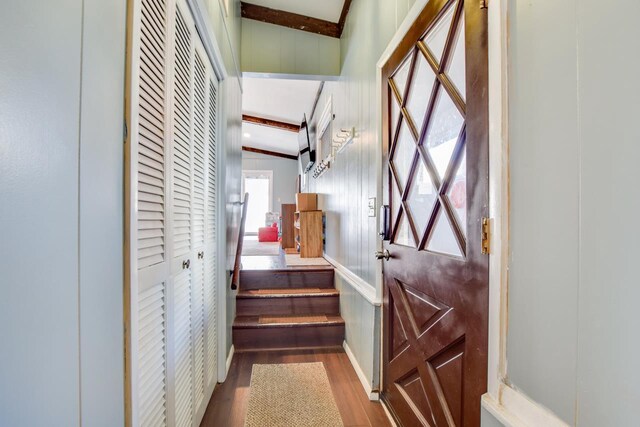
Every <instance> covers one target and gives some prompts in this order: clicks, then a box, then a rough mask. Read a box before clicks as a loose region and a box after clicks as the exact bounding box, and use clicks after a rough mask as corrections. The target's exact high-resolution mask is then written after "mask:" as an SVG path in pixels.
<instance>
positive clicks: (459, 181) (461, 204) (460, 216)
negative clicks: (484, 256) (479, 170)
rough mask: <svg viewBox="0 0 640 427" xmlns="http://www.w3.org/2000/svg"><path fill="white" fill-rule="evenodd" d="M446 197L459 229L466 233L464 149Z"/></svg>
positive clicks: (465, 165)
mask: <svg viewBox="0 0 640 427" xmlns="http://www.w3.org/2000/svg"><path fill="white" fill-rule="evenodd" d="M447 197H448V198H449V200H450V201H451V207H453V210H454V212H455V213H456V220H457V221H458V225H459V226H460V229H461V230H462V232H463V233H464V235H465V236H466V235H467V154H466V149H465V152H464V153H463V155H462V160H461V161H460V166H458V170H457V171H456V174H455V175H454V176H453V179H452V180H451V186H450V187H449V191H448V192H447Z"/></svg>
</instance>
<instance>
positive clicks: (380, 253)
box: [375, 249, 391, 261]
mask: <svg viewBox="0 0 640 427" xmlns="http://www.w3.org/2000/svg"><path fill="white" fill-rule="evenodd" d="M375 257H376V259H383V258H384V260H385V261H389V258H391V254H390V253H389V251H388V250H387V249H385V250H384V251H376V253H375Z"/></svg>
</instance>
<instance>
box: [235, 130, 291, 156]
mask: <svg viewBox="0 0 640 427" xmlns="http://www.w3.org/2000/svg"><path fill="white" fill-rule="evenodd" d="M242 145H244V146H245V147H253V148H259V149H261V150H269V151H275V152H278V153H284V154H293V155H297V154H298V134H297V133H294V132H288V131H284V130H281V129H276V128H270V127H267V126H261V125H256V124H253V123H246V122H244V123H242Z"/></svg>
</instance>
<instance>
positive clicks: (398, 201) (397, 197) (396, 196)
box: [391, 182, 402, 224]
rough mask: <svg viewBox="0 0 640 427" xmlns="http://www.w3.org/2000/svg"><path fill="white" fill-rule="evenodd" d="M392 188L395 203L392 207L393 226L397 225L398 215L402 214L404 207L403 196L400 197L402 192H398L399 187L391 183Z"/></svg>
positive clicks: (393, 202)
mask: <svg viewBox="0 0 640 427" xmlns="http://www.w3.org/2000/svg"><path fill="white" fill-rule="evenodd" d="M391 188H393V201H392V205H391V209H392V214H393V216H392V218H391V224H395V223H396V218H398V215H399V214H400V206H401V205H402V196H401V195H400V191H398V186H397V185H396V183H395V182H392V183H391Z"/></svg>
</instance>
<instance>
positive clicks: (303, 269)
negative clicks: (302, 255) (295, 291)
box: [240, 265, 335, 274]
mask: <svg viewBox="0 0 640 427" xmlns="http://www.w3.org/2000/svg"><path fill="white" fill-rule="evenodd" d="M328 271H330V272H332V273H335V267H334V266H332V265H306V266H304V265H303V266H297V267H284V268H273V269H269V268H251V269H249V268H247V269H244V268H241V269H240V273H241V274H242V273H249V274H255V273H260V274H265V273H266V274H269V273H278V274H283V273H284V274H295V273H317V272H321V273H326V272H328Z"/></svg>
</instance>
